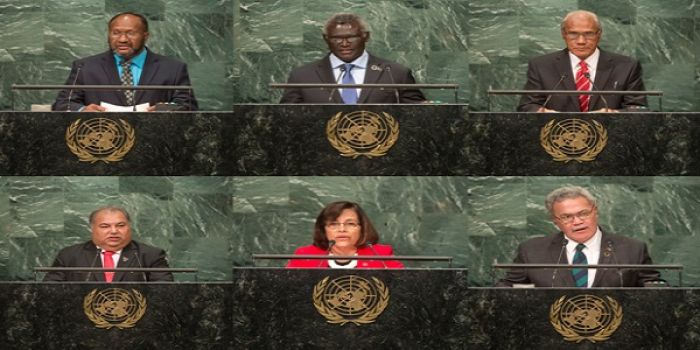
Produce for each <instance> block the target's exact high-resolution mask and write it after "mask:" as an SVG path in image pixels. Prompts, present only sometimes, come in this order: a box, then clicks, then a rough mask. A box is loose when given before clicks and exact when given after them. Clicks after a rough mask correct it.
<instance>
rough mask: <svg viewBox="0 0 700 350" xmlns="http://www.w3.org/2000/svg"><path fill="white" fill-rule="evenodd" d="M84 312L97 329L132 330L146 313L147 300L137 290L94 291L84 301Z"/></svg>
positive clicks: (111, 289)
mask: <svg viewBox="0 0 700 350" xmlns="http://www.w3.org/2000/svg"><path fill="white" fill-rule="evenodd" d="M83 311H84V312H85V316H87V318H88V319H89V320H90V321H92V323H94V324H95V327H97V328H104V329H110V328H112V327H117V328H119V329H124V328H131V327H133V326H135V325H136V322H138V321H139V320H140V319H141V317H143V315H144V314H145V313H146V298H145V297H144V296H143V295H142V294H141V293H139V292H138V291H137V290H136V289H132V290H131V291H128V290H126V289H121V288H107V289H103V290H100V291H98V290H97V289H93V290H92V292H90V293H88V295H86V296H85V298H84V299H83Z"/></svg>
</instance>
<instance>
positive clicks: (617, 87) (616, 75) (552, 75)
mask: <svg viewBox="0 0 700 350" xmlns="http://www.w3.org/2000/svg"><path fill="white" fill-rule="evenodd" d="M602 34H603V27H602V26H601V24H600V21H599V20H598V16H596V15H595V14H594V13H592V12H589V11H583V10H579V11H573V12H570V13H569V14H567V15H566V17H564V20H563V21H562V22H561V36H562V38H563V39H564V42H566V49H564V50H561V51H558V52H554V53H550V54H547V55H544V56H539V57H536V58H534V59H532V60H530V62H529V64H528V69H527V82H526V83H525V87H524V89H525V90H571V91H576V90H579V91H625V90H626V91H643V90H644V82H643V81H642V67H641V65H640V64H639V62H638V61H637V60H635V59H633V58H631V57H627V56H622V55H618V54H614V53H611V52H608V51H604V50H601V49H600V48H598V42H600V38H601V36H602ZM646 104H647V101H646V96H639V95H595V96H594V95H556V94H551V95H523V96H522V98H521V99H520V104H519V105H518V111H520V112H616V111H618V110H620V109H628V110H635V109H640V108H642V109H644V108H645V106H646Z"/></svg>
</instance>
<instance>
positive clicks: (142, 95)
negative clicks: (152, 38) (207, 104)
mask: <svg viewBox="0 0 700 350" xmlns="http://www.w3.org/2000/svg"><path fill="white" fill-rule="evenodd" d="M108 28H109V29H108V32H107V41H108V44H109V50H108V51H106V52H103V53H101V54H98V55H95V56H91V57H87V58H83V59H79V60H77V61H75V62H73V67H72V69H71V72H70V74H69V75H68V79H67V80H66V85H127V86H139V85H190V78H189V75H188V73H187V65H186V64H184V63H182V62H180V61H177V60H175V59H172V58H169V57H165V56H161V55H158V54H156V53H154V52H152V51H150V50H149V49H148V48H146V46H145V45H146V41H147V40H148V37H149V33H148V20H147V19H146V17H144V16H143V15H141V14H138V13H134V12H123V13H120V14H118V15H116V16H114V17H112V19H111V20H110V21H109V25H108ZM102 103H108V104H111V105H117V106H136V105H140V104H144V103H148V104H149V107H148V109H147V110H148V111H154V110H156V105H158V106H159V108H158V109H169V110H173V109H175V110H197V100H196V99H195V97H194V94H192V93H191V92H190V91H188V90H140V91H136V90H116V91H114V90H82V89H74V90H72V91H70V90H62V91H61V92H60V93H59V94H58V97H57V98H56V101H55V102H54V103H53V105H52V110H54V111H81V112H104V111H106V110H107V108H106V107H105V106H103V105H101V104H102ZM164 106H166V107H164Z"/></svg>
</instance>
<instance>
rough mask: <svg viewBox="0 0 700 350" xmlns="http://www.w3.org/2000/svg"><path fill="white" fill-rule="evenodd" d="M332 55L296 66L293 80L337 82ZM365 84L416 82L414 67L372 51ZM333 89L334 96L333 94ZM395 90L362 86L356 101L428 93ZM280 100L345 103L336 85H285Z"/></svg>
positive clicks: (413, 99) (411, 98)
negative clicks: (331, 87) (318, 86)
mask: <svg viewBox="0 0 700 350" xmlns="http://www.w3.org/2000/svg"><path fill="white" fill-rule="evenodd" d="M330 62H331V61H330V56H329V55H326V56H325V57H323V58H322V59H320V60H319V61H316V62H312V63H309V64H306V65H303V66H301V67H298V68H295V69H294V70H292V72H291V73H290V74H289V79H287V83H290V84H335V83H336V81H335V79H334V77H333V70H332V69H331V63H330ZM387 67H390V69H386V68H387ZM363 83H364V84H415V83H416V80H415V79H414V78H413V74H411V70H410V69H408V68H406V67H404V66H402V65H400V64H398V63H394V62H391V61H387V60H384V59H381V58H379V57H375V56H372V55H369V59H368V60H367V70H366V72H365V81H364V82H363ZM331 93H332V94H333V97H332V98H331ZM396 94H397V92H396V90H380V89H369V88H362V93H360V96H358V100H357V103H358V104H362V103H419V102H423V101H425V96H423V93H422V92H421V91H420V90H418V89H405V90H399V92H398V95H399V96H398V101H397V96H396ZM280 103H343V99H342V98H341V97H340V93H339V92H338V90H337V89H334V90H330V89H320V88H308V89H299V88H294V89H286V90H285V93H284V95H283V96H282V99H281V100H280Z"/></svg>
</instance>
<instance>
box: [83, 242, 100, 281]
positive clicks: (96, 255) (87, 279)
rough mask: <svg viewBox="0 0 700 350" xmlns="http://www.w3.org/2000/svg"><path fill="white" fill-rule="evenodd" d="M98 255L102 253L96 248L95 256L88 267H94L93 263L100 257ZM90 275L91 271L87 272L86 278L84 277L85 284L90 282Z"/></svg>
mask: <svg viewBox="0 0 700 350" xmlns="http://www.w3.org/2000/svg"><path fill="white" fill-rule="evenodd" d="M100 253H102V250H101V249H99V248H97V254H95V257H94V258H93V259H92V264H90V267H91V268H92V267H95V263H96V262H97V258H99V257H100ZM91 275H92V271H90V272H88V274H87V277H85V282H87V281H89V280H90V276H91Z"/></svg>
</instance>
